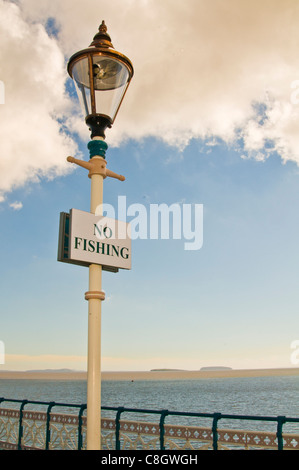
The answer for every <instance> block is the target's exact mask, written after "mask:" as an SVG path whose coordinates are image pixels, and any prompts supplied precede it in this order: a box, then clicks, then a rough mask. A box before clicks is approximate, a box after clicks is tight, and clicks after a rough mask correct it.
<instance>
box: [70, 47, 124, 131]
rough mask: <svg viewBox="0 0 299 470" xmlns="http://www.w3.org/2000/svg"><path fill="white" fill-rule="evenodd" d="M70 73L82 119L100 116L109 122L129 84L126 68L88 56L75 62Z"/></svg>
mask: <svg viewBox="0 0 299 470" xmlns="http://www.w3.org/2000/svg"><path fill="white" fill-rule="evenodd" d="M72 73H73V78H74V81H75V84H76V89H77V92H78V96H79V100H80V103H81V107H82V110H83V113H84V114H85V116H88V115H91V114H92V115H96V114H100V115H104V116H107V117H108V118H109V119H110V120H111V122H112V123H113V121H114V119H115V116H116V114H117V111H118V109H119V107H120V104H121V102H122V99H123V96H124V94H125V92H126V89H127V87H128V84H129V75H130V74H129V71H128V68H127V67H126V65H125V64H123V63H122V62H120V61H119V60H116V59H114V58H112V57H107V56H104V55H92V56H90V58H88V57H83V58H81V59H80V60H77V61H76V62H75V63H74V65H73V68H72Z"/></svg>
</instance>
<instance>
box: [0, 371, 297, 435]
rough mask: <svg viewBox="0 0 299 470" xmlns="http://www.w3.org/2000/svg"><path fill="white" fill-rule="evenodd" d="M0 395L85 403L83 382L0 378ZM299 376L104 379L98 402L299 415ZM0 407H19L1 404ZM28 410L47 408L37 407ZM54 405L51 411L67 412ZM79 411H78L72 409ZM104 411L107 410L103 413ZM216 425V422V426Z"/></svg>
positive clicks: (229, 423)
mask: <svg viewBox="0 0 299 470" xmlns="http://www.w3.org/2000/svg"><path fill="white" fill-rule="evenodd" d="M0 397H4V398H6V399H18V400H24V399H27V400H29V401H46V402H49V401H55V402H56V403H63V404H79V405H81V404H84V403H86V400H87V384H86V381H84V380H75V381H70V380H66V381H64V380H58V381H57V380H26V379H22V380H17V379H15V380H8V379H2V380H0ZM298 399H299V376H276V377H240V378H236V377H228V378H212V379H199V380H196V379H193V380H166V381H163V380H154V381H151V380H144V381H142V380H138V381H134V382H133V381H125V380H122V381H115V380H113V381H103V382H102V406H103V407H125V408H130V409H134V410H136V409H142V410H163V409H167V410H169V411H176V412H192V413H216V412H217V413H222V414H229V415H246V416H248V415H249V416H256V417H260V416H267V417H277V416H286V417H291V418H299V400H298ZM0 406H1V407H3V406H5V407H9V408H13V407H14V408H15V407H18V406H19V405H16V404H13V403H8V402H5V403H1V404H0ZM26 409H39V410H42V409H44V410H46V408H45V407H39V408H38V407H37V405H35V406H34V405H26ZM66 411H68V409H67V410H66V408H63V407H60V408H59V407H55V408H53V412H57V413H58V412H66ZM72 412H75V413H77V412H78V410H75V411H74V410H72ZM105 413H106V414H105ZM115 415H116V412H115V411H106V412H105V411H103V417H104V416H107V417H113V416H114V417H115ZM122 418H123V419H131V420H136V419H140V420H144V419H146V420H148V421H150V422H159V415H155V414H150V413H139V412H137V411H136V412H135V413H134V412H133V411H130V412H126V413H124V414H122ZM165 422H166V423H168V422H169V423H173V424H186V425H192V426H193V425H198V426H210V425H211V419H206V418H204V419H203V418H200V419H199V418H197V417H191V418H190V417H187V416H178V417H176V416H175V417H167V420H166V421H165ZM219 427H220V424H219ZM221 427H222V428H226V427H229V428H234V429H252V430H256V431H257V430H267V431H268V432H269V431H273V432H275V431H276V423H267V422H264V421H263V420H262V421H259V420H258V419H257V420H254V421H252V420H244V419H242V420H222V421H221ZM284 432H292V433H297V434H299V423H292V424H288V423H286V424H285V425H284Z"/></svg>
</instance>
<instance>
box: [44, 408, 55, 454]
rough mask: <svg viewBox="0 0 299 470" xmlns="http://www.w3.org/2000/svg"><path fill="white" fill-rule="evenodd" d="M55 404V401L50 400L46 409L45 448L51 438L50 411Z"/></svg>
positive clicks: (47, 448) (47, 447) (47, 446)
mask: <svg viewBox="0 0 299 470" xmlns="http://www.w3.org/2000/svg"><path fill="white" fill-rule="evenodd" d="M53 406H55V402H54V401H51V402H50V403H49V406H48V409H47V422H46V450H49V443H50V438H51V431H50V419H51V416H50V413H51V410H52V408H53Z"/></svg>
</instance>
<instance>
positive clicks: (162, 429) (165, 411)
mask: <svg viewBox="0 0 299 470" xmlns="http://www.w3.org/2000/svg"><path fill="white" fill-rule="evenodd" d="M168 413H169V411H168V410H162V411H161V418H160V450H165V445H164V434H165V428H164V422H165V418H166V416H167V415H168Z"/></svg>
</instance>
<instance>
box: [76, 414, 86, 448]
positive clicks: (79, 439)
mask: <svg viewBox="0 0 299 470" xmlns="http://www.w3.org/2000/svg"><path fill="white" fill-rule="evenodd" d="M86 408H87V405H81V407H80V411H79V415H78V450H82V446H83V436H82V415H83V413H84V411H85V410H86Z"/></svg>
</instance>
